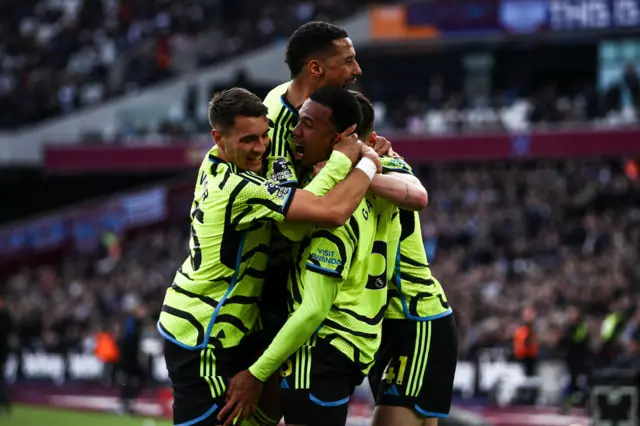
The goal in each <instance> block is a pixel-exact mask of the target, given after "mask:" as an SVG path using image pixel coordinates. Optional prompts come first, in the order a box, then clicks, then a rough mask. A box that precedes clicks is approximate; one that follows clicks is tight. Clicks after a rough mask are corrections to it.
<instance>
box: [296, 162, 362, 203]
mask: <svg viewBox="0 0 640 426" xmlns="http://www.w3.org/2000/svg"><path fill="white" fill-rule="evenodd" d="M350 171H351V160H350V159H349V157H347V156H346V155H345V154H343V153H342V152H340V151H333V152H332V153H331V157H329V160H328V161H327V164H326V165H325V166H324V168H323V169H322V170H320V173H318V176H316V177H315V178H313V180H312V181H311V182H310V183H309V184H308V185H306V186H305V187H304V189H305V191H309V192H311V193H312V194H313V195H315V196H318V197H322V196H323V195H326V194H327V192H329V191H330V190H331V188H333V187H334V186H336V185H337V184H338V183H339V182H341V181H343V180H344V179H345V178H346V177H347V175H348V174H349V172H350Z"/></svg>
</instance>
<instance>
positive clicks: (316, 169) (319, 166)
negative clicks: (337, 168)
mask: <svg viewBox="0 0 640 426" xmlns="http://www.w3.org/2000/svg"><path fill="white" fill-rule="evenodd" d="M326 165H327V162H326V161H320V162H319V163H316V165H315V166H313V177H316V176H318V173H320V170H322V169H324V166H326Z"/></svg>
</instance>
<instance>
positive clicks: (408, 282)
mask: <svg viewBox="0 0 640 426" xmlns="http://www.w3.org/2000/svg"><path fill="white" fill-rule="evenodd" d="M382 167H383V170H384V171H385V172H398V173H408V174H411V175H413V171H412V169H411V167H410V166H409V165H408V164H407V163H406V162H405V161H404V160H403V159H401V158H392V157H383V158H382ZM399 216H400V224H401V227H402V234H401V237H400V250H399V251H398V260H397V262H396V271H395V274H394V279H393V280H392V281H391V282H390V284H389V308H388V309H387V313H386V315H385V317H386V318H391V319H410V320H417V321H425V320H430V319H436V318H439V317H442V316H445V315H448V314H450V313H451V307H450V306H449V303H448V302H447V297H446V295H445V293H444V289H443V288H442V285H440V282H439V281H438V280H437V279H435V278H434V277H433V276H432V275H431V270H430V269H429V263H428V262H427V254H426V252H425V249H424V243H423V240H422V228H421V226H420V216H419V214H418V212H412V211H408V210H402V209H400V214H399Z"/></svg>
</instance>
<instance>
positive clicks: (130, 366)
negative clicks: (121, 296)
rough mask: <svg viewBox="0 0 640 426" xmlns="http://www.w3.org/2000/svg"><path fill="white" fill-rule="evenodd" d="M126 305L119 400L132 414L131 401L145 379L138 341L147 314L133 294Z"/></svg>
mask: <svg viewBox="0 0 640 426" xmlns="http://www.w3.org/2000/svg"><path fill="white" fill-rule="evenodd" d="M125 304H126V305H129V306H127V307H128V308H129V309H128V310H129V312H128V313H127V314H126V315H125V317H124V323H123V326H122V331H121V334H120V339H119V352H120V363H119V367H120V372H121V373H122V388H121V389H122V393H121V401H122V408H123V410H124V412H126V413H128V414H133V401H134V400H135V399H136V398H137V397H138V395H139V394H140V392H141V390H142V387H143V386H144V382H145V379H146V376H147V374H146V371H145V368H144V367H142V365H141V362H140V358H141V353H140V343H141V339H142V333H143V328H144V321H146V320H147V317H148V315H149V313H148V311H147V308H146V306H144V305H141V304H139V302H138V301H137V300H136V298H135V297H134V296H130V297H129V298H127V300H126V302H125Z"/></svg>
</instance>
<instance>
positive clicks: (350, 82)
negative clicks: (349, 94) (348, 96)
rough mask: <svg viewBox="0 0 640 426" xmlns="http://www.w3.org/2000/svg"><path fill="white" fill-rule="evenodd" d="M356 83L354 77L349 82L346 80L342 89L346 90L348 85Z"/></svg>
mask: <svg viewBox="0 0 640 426" xmlns="http://www.w3.org/2000/svg"><path fill="white" fill-rule="evenodd" d="M356 81H358V79H357V78H356V77H354V78H352V79H351V80H348V81H347V82H346V83H345V84H344V86H343V87H342V88H343V89H346V88H347V87H349V86H350V85H352V84H354V83H355V82H356Z"/></svg>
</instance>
